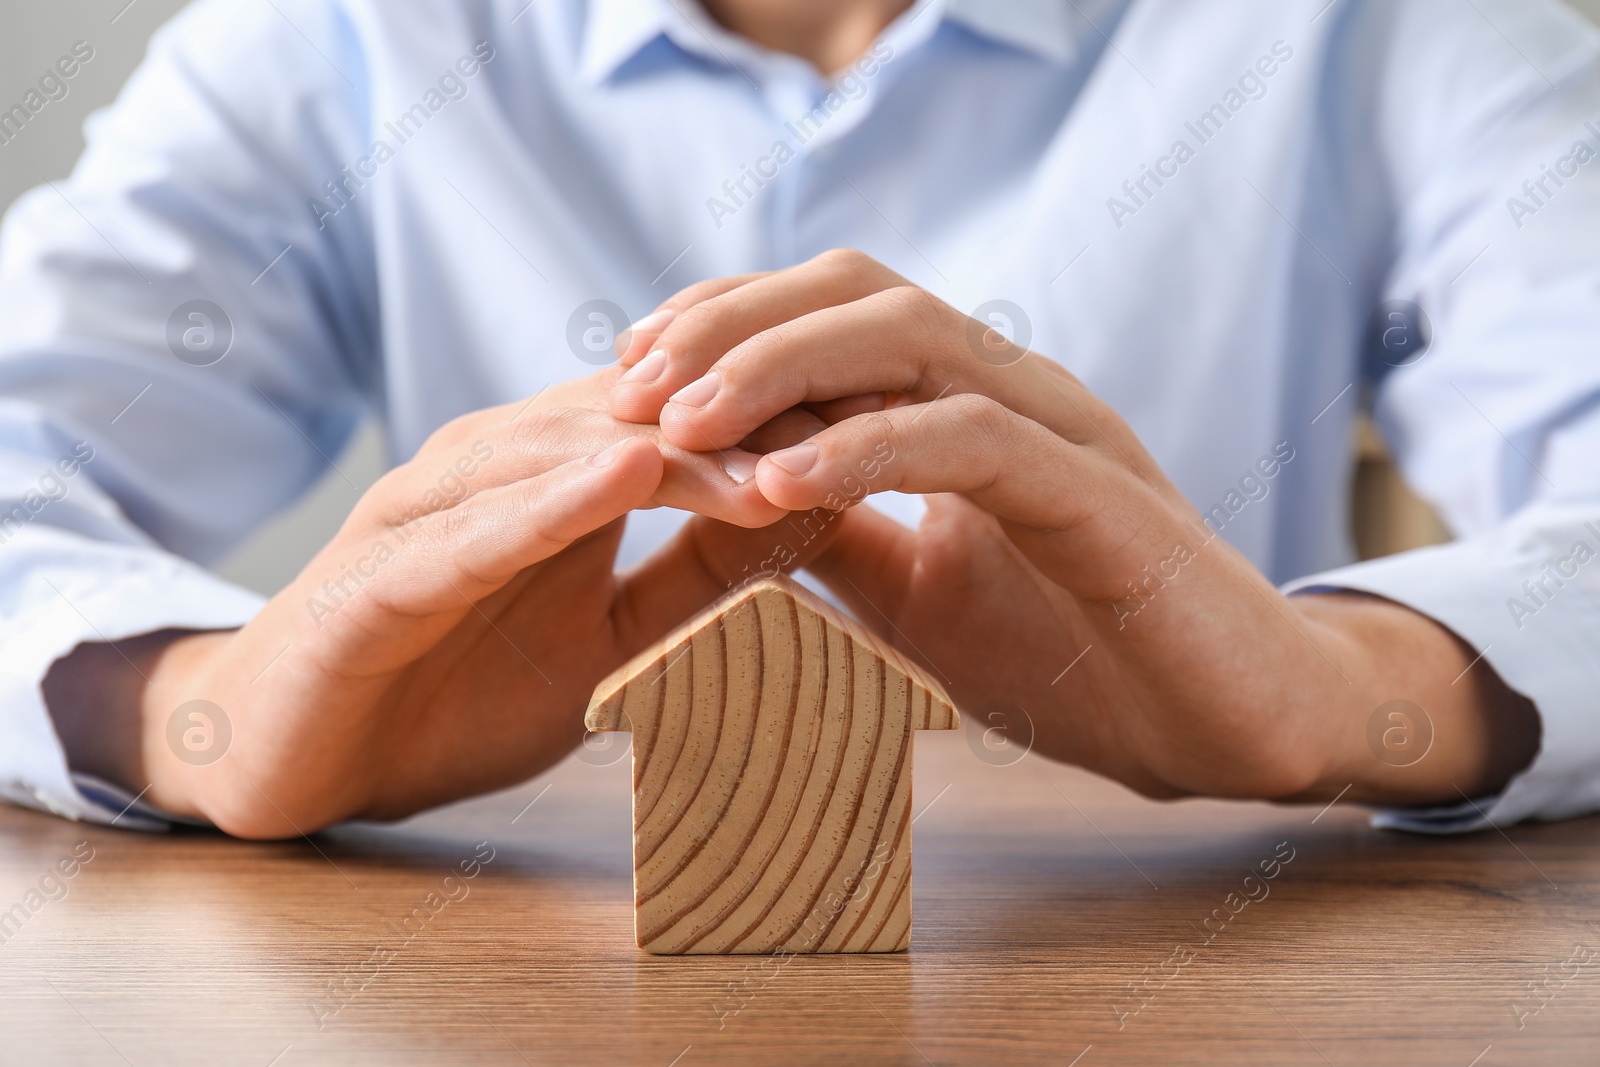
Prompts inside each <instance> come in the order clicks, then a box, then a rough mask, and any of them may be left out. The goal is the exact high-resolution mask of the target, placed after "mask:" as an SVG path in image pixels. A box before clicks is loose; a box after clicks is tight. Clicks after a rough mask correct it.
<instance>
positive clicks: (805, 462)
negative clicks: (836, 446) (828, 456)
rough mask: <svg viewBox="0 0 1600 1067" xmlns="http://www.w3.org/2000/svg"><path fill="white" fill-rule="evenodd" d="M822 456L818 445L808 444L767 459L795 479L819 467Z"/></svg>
mask: <svg viewBox="0 0 1600 1067" xmlns="http://www.w3.org/2000/svg"><path fill="white" fill-rule="evenodd" d="M821 455H822V450H821V449H820V448H818V447H817V446H816V445H814V444H811V443H810V442H807V443H805V444H803V445H795V446H794V447H793V448H786V449H784V450H783V451H782V452H773V453H770V454H769V455H768V456H767V458H768V459H770V460H771V461H772V462H773V464H774V465H776V466H777V468H778V469H779V470H781V471H783V473H785V474H787V475H789V476H790V477H793V478H801V477H804V476H805V474H806V473H807V472H808V471H810V470H811V468H812V467H815V466H816V465H817V459H818V458H819V457H820V456H821Z"/></svg>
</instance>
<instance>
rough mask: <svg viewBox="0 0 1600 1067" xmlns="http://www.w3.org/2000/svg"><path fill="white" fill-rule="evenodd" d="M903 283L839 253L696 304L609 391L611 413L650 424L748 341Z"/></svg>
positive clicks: (869, 263)
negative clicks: (675, 395) (670, 402)
mask: <svg viewBox="0 0 1600 1067" xmlns="http://www.w3.org/2000/svg"><path fill="white" fill-rule="evenodd" d="M905 284H906V281H905V279H904V278H901V277H900V276H899V275H898V274H895V273H894V272H893V271H891V270H889V269H888V268H887V267H884V266H882V265H881V264H879V263H876V262H875V261H873V260H872V259H870V258H868V257H867V256H864V255H862V254H861V253H859V252H852V251H847V250H839V251H833V252H825V253H823V254H822V255H820V256H817V257H816V258H815V259H812V260H809V261H808V262H806V263H802V264H801V265H800V266H798V267H793V268H791V269H789V270H785V271H779V272H777V273H774V274H771V275H769V276H767V277H764V278H758V279H756V280H755V281H752V282H749V283H748V284H745V285H740V286H737V287H734V288H731V289H729V290H727V291H725V292H723V293H721V294H719V295H716V296H712V297H710V298H707V299H703V300H701V301H700V302H698V303H696V304H694V305H693V306H692V307H687V308H685V309H684V310H683V311H682V312H681V313H680V314H679V315H677V317H676V318H675V319H674V320H673V322H672V323H671V325H670V326H668V327H667V328H666V330H665V331H664V332H663V333H662V334H661V336H660V338H659V340H658V342H657V344H656V347H655V349H654V350H653V351H652V352H650V354H649V355H647V356H645V357H644V359H642V360H641V361H640V362H639V363H638V365H637V366H635V367H634V368H633V369H631V370H630V371H628V372H627V373H626V374H624V375H623V376H622V377H621V378H620V379H619V380H618V382H617V384H616V386H615V387H613V389H612V390H611V413H612V414H613V415H615V416H616V417H617V418H619V419H627V420H629V421H631V422H654V421H655V420H656V418H657V416H658V415H659V413H660V411H661V407H662V405H663V404H664V403H665V402H666V399H667V397H669V396H671V395H672V394H673V393H675V392H677V391H678V390H680V389H682V388H683V387H684V386H686V385H688V384H689V383H690V382H693V381H696V380H698V379H700V378H701V377H702V376H703V375H704V374H705V373H706V371H708V370H709V369H710V368H711V366H712V364H714V363H716V361H717V360H718V359H720V358H722V356H723V354H724V353H726V352H727V351H728V350H729V349H731V348H733V347H734V346H736V345H738V344H740V343H741V342H743V341H745V340H747V339H749V338H750V337H753V336H755V335H756V334H758V333H761V332H763V331H766V330H771V329H773V328H775V327H778V326H781V325H783V324H784V323H786V322H789V321H790V320H792V319H797V318H800V317H801V316H803V315H806V314H809V313H811V312H813V311H817V310H819V309H821V308H826V307H833V306H835V305H838V304H845V303H849V302H851V301H854V300H859V299H860V298H861V297H863V296H866V295H867V294H869V293H873V292H876V291H878V290H880V289H884V288H889V287H893V286H903V285H905ZM773 414H776V412H773ZM765 421H766V420H765V419H762V420H760V422H765ZM756 425H759V422H758V423H756ZM754 428H755V427H754V426H751V427H750V429H754ZM746 432H748V431H746ZM741 436H742V435H741ZM689 447H694V446H689ZM701 447H705V446H701Z"/></svg>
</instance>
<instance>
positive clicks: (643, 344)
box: [616, 271, 772, 367]
mask: <svg viewBox="0 0 1600 1067" xmlns="http://www.w3.org/2000/svg"><path fill="white" fill-rule="evenodd" d="M771 273H772V272H771V271H757V272H754V273H751V274H735V275H732V276H731V277H727V278H709V279H707V280H705V281H703V282H697V283H695V284H694V285H691V286H689V287H687V288H685V289H680V290H678V291H677V292H676V293H674V294H673V295H672V296H670V297H668V298H667V299H666V300H664V301H663V302H662V303H661V304H660V305H659V306H658V307H657V308H656V309H655V310H654V311H652V312H650V314H648V315H646V316H645V317H644V318H642V319H640V320H639V321H638V322H635V323H634V324H633V325H631V326H629V327H628V328H627V329H626V330H623V331H622V332H621V333H620V334H618V335H617V342H616V349H617V359H618V360H620V361H621V363H622V365H623V366H624V367H631V366H633V365H634V364H635V363H637V362H639V360H640V359H642V358H643V357H644V355H645V353H647V352H649V351H650V350H651V349H652V348H654V347H655V343H656V339H657V338H659V337H660V336H661V334H662V333H663V332H664V331H665V330H666V328H667V327H668V326H670V325H672V320H673V319H675V318H677V317H678V315H679V314H681V313H682V312H683V311H685V310H686V309H688V308H691V307H693V306H694V305H696V304H698V303H700V302H701V301H703V300H709V299H711V298H712V297H714V296H720V295H722V294H723V293H726V292H728V291H729V290H730V289H737V288H739V286H741V285H745V284H747V283H749V282H753V281H755V280H756V279H757V278H765V277H766V276H767V275H768V274H771Z"/></svg>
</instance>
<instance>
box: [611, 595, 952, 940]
mask: <svg viewBox="0 0 1600 1067" xmlns="http://www.w3.org/2000/svg"><path fill="white" fill-rule="evenodd" d="M585 721H586V723H587V725H588V727H589V729H590V730H592V731H597V732H598V731H603V730H631V731H632V733H633V863H634V875H633V885H634V922H635V930H636V933H637V935H638V942H639V947H640V948H642V949H644V950H645V951H647V952H653V953H661V954H668V955H676V954H682V953H777V952H786V953H799V952H898V951H901V950H903V949H905V948H906V947H907V946H908V945H909V944H910V943H911V819H912V808H911V740H912V733H913V731H915V730H952V729H955V728H956V727H957V726H958V724H959V722H960V719H959V717H958V715H957V712H956V709H955V707H954V705H953V704H951V702H950V698H949V697H948V696H946V695H945V692H944V689H943V687H941V686H940V685H939V683H938V682H937V681H935V680H934V679H933V678H932V677H930V676H929V675H928V673H927V672H926V671H924V670H923V669H922V668H920V667H918V666H917V665H915V664H913V663H912V662H910V661H909V660H908V659H906V658H905V657H904V656H902V655H900V653H898V652H896V651H895V650H894V649H892V648H890V647H889V646H888V645H887V644H886V643H885V642H883V641H881V640H880V639H878V638H877V637H875V636H874V635H873V634H871V633H870V632H869V631H868V630H867V629H866V628H865V627H863V626H862V625H861V624H859V623H857V622H856V621H854V620H853V619H851V618H849V617H848V616H847V615H845V614H844V613H843V612H841V611H839V610H838V609H836V608H834V607H833V606H832V605H830V604H828V603H826V602H825V601H823V600H821V599H820V598H818V597H816V596H814V595H812V594H811V593H810V592H809V591H808V590H806V589H805V588H803V587H802V586H800V585H798V584H796V583H795V582H793V581H791V580H789V579H787V578H776V579H771V580H763V581H758V582H754V583H751V584H749V585H747V586H744V587H742V588H740V589H738V590H736V591H735V592H734V593H732V594H730V595H729V596H727V597H725V598H723V599H722V600H721V601H719V602H718V603H716V604H713V605H712V606H711V607H710V608H708V609H706V610H705V611H704V612H702V613H701V614H700V615H698V616H697V617H695V618H693V619H691V620H690V621H689V622H687V623H685V624H684V625H683V626H680V627H679V628H678V629H677V630H676V631H674V632H673V633H672V634H670V635H668V637H667V638H666V639H664V640H663V641H661V642H659V643H658V644H657V645H656V646H655V647H653V648H650V649H647V650H646V651H645V652H643V653H641V654H640V655H638V656H635V657H634V658H633V659H632V660H631V661H630V662H628V663H627V664H625V665H624V666H623V667H622V668H620V669H619V670H617V671H616V672H615V673H613V674H612V675H611V676H610V677H609V678H607V679H606V680H605V681H603V682H602V683H601V684H600V685H599V687H598V688H597V689H596V690H595V694H594V698H593V700H592V701H591V703H590V705H589V711H588V715H587V716H586V719H585Z"/></svg>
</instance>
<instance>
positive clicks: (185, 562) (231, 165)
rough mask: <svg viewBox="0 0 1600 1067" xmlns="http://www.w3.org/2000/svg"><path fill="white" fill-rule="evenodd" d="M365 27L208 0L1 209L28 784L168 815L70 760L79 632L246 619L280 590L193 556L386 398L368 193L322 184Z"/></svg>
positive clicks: (280, 494)
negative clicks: (68, 674) (213, 568)
mask: <svg viewBox="0 0 1600 1067" xmlns="http://www.w3.org/2000/svg"><path fill="white" fill-rule="evenodd" d="M355 39H356V38H355V34H354V33H353V32H351V30H350V28H349V27H348V26H346V25H345V24H344V23H343V22H342V15H341V14H340V11H339V9H338V7H337V5H334V4H330V3H318V2H313V0H279V2H278V3H276V4H266V5H245V6H243V7H241V6H240V5H237V4H232V3H219V2H211V0H206V2H202V3H200V4H197V5H194V6H192V7H191V8H190V9H188V10H187V11H186V12H185V13H184V14H183V15H181V16H180V17H179V18H178V19H177V20H175V21H174V22H173V23H171V24H169V25H168V26H167V27H166V28H165V29H163V30H162V31H161V32H160V33H159V34H158V35H157V37H156V39H155V40H154V42H153V43H152V46H151V51H150V54H149V56H148V57H147V59H146V61H145V62H144V64H143V65H142V66H141V68H140V69H139V71H138V72H137V73H136V74H135V75H134V77H133V78H132V80H131V81H130V82H129V83H128V85H127V87H126V88H125V89H124V91H123V93H122V95H121V97H120V98H119V99H118V101H117V102H116V104H115V105H113V106H112V107H111V108H110V109H108V110H106V111H103V112H101V113H99V114H97V115H96V116H94V117H93V118H91V120H90V122H89V126H88V129H87V133H88V148H87V150H86V152H85V154H84V156H83V158H82V159H81V160H80V161H79V163H78V165H77V167H76V168H75V170H74V172H73V174H72V176H71V178H70V179H69V180H67V181H63V182H55V183H51V184H48V185H46V186H44V187H41V188H39V189H36V190H34V191H33V192H31V193H29V194H27V195H26V196H24V197H23V198H21V199H20V200H19V201H18V202H17V203H16V205H15V206H14V207H13V208H12V210H11V211H10V212H9V213H8V215H7V217H6V220H5V224H4V228H3V230H0V647H3V649H4V655H3V657H0V661H3V665H0V685H3V687H4V688H3V693H0V795H3V796H5V797H6V798H8V799H10V800H13V801H17V802H19V803H23V804H28V805H31V806H34V807H40V808H44V809H47V810H50V811H55V812H57V813H59V814H62V815H65V816H68V817H72V818H88V819H98V820H101V821H107V822H109V821H112V820H113V819H116V820H118V824H119V825H152V823H151V821H150V819H148V818H146V817H145V816H147V815H149V814H150V813H149V812H148V811H147V810H146V809H144V808H143V807H142V805H140V804H137V803H136V804H134V805H133V806H132V807H128V804H129V801H131V800H133V799H134V798H132V797H124V796H122V795H121V794H120V793H118V791H116V790H114V789H112V788H110V787H108V786H106V785H105V784H104V783H97V782H94V781H92V780H90V779H86V778H83V777H82V776H74V775H73V774H72V773H71V772H70V771H69V769H68V764H67V758H66V755H65V753H64V752H63V750H62V747H61V744H60V742H59V739H58V737H57V735H56V732H55V729H54V726H53V723H52V720H51V717H50V714H49V711H48V709H47V708H46V706H45V703H44V698H43V695H42V692H41V688H40V685H41V681H42V679H43V678H44V676H45V675H46V673H47V672H48V671H49V669H50V666H51V665H52V664H53V663H54V662H55V661H56V660H57V659H59V658H60V657H62V656H63V655H65V654H66V653H68V652H70V651H71V650H72V649H73V648H74V647H76V646H77V645H78V644H80V643H83V642H93V641H106V640H116V639H119V638H124V637H130V636H134V635H137V634H141V633H149V632H152V631H156V630H161V629H167V628H187V629H215V628H229V627H236V626H239V625H241V624H243V623H244V622H245V621H247V620H248V619H249V618H250V617H251V616H252V615H253V614H254V613H255V612H256V610H257V609H258V608H259V606H260V600H259V598H257V597H255V596H253V595H252V594H249V593H246V592H245V591H243V590H240V589H238V588H235V587H233V586H230V585H228V584H227V583H224V582H222V581H220V580H219V579H217V578H215V577H213V576H211V575H209V574H208V573H206V572H205V571H204V570H202V569H201V568H199V567H197V566H196V565H195V564H194V563H191V562H189V561H190V560H195V561H199V562H206V561H209V560H213V559H215V558H217V557H219V556H220V555H221V554H222V553H224V552H225V551H226V550H227V549H228V548H229V547H231V546H232V545H233V544H235V543H236V542H237V541H238V540H239V539H240V538H241V537H242V536H243V535H244V534H246V533H247V532H249V531H250V530H251V529H253V528H255V527H256V526H258V525H259V524H260V523H261V522H262V521H263V520H265V519H266V518H267V517H269V516H271V515H272V514H273V513H275V512H277V511H279V510H281V509H282V508H283V507H285V506H286V505H287V504H288V503H290V502H291V501H292V500H293V499H294V498H295V497H297V496H298V495H300V494H301V493H302V492H304V491H305V490H306V489H307V488H308V487H309V486H310V485H311V484H312V483H313V482H314V481H315V480H316V479H317V478H318V477H319V476H320V475H321V473H322V472H323V471H324V470H325V469H326V468H327V467H328V465H329V463H330V460H329V459H328V457H329V456H333V455H336V454H337V453H338V451H339V450H340V448H341V447H342V445H343V444H344V443H345V442H346V440H347V439H348V438H349V436H350V434H351V433H352V432H353V430H354V429H355V427H356V426H357V425H358V424H359V422H360V421H361V419H362V417H363V415H364V413H365V407H366V403H367V401H366V398H367V397H368V396H370V395H371V392H372V390H371V379H372V377H373V374H374V372H373V370H372V366H373V351H374V336H375V332H376V327H375V325H374V322H375V318H376V316H375V310H374V309H375V296H374V293H375V289H376V285H375V281H374V278H375V271H374V269H373V267H372V263H371V260H372V256H373V253H372V251H371V242H370V235H369V233H368V232H367V229H366V223H365V221H364V219H363V217H362V211H360V210H358V211H352V212H343V213H341V217H340V218H339V219H338V220H337V222H338V223H339V225H338V226H335V225H333V224H332V221H329V220H319V219H318V217H317V215H316V214H315V213H314V212H313V211H312V210H311V209H310V207H309V206H308V201H309V200H310V198H311V197H312V196H313V195H316V194H317V193H318V192H321V191H322V190H321V188H320V187H321V186H322V184H323V182H324V181H325V180H335V179H337V178H338V177H339V174H340V171H339V168H340V165H341V164H340V161H341V160H349V159H352V158H355V156H354V155H351V154H350V148H351V146H352V145H356V144H359V143H360V129H359V126H360V119H359V116H360V114H361V112H362V108H361V106H360V92H359V90H357V89H356V86H357V85H359V84H361V79H362V71H363V69H364V65H363V63H362V58H361V55H360V53H359V50H358V49H356V47H355V46H354V45H353V44H352V43H351V42H352V41H354V40H355ZM263 86H270V88H271V91H270V92H267V91H263V90H262V87H263ZM357 154H359V153H357ZM324 222H326V225H324Z"/></svg>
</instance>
